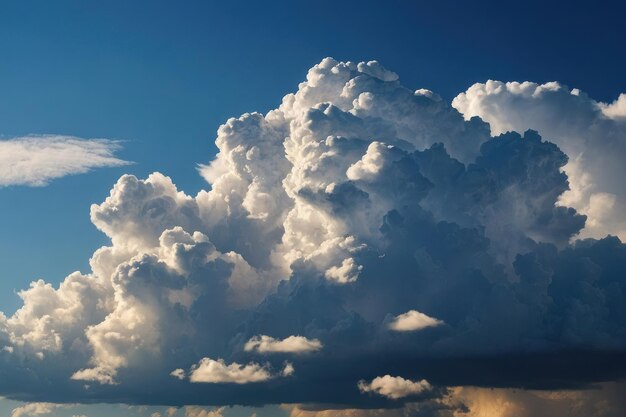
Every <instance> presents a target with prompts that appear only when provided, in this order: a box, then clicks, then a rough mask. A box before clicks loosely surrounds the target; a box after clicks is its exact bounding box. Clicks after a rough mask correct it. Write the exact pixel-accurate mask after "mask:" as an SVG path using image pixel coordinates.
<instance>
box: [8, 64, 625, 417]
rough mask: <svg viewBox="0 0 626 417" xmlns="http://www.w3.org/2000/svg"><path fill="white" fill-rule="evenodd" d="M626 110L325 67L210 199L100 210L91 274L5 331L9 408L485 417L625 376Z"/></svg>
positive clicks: (249, 118) (240, 126)
mask: <svg viewBox="0 0 626 417" xmlns="http://www.w3.org/2000/svg"><path fill="white" fill-rule="evenodd" d="M623 107H624V106H623V100H622V99H621V98H620V99H619V100H618V101H616V103H614V104H611V105H605V104H601V103H597V102H594V101H593V100H592V99H590V98H588V97H587V96H585V95H584V94H582V93H580V92H577V93H574V92H572V91H566V90H565V89H564V87H561V86H559V85H557V84H547V85H544V86H538V85H534V84H511V85H506V84H495V85H492V84H490V83H487V84H486V85H484V86H483V85H477V86H474V87H472V88H471V89H470V90H468V92H467V93H464V95H461V96H459V97H457V99H455V101H454V106H451V105H450V104H449V103H446V102H445V101H444V100H442V99H441V98H440V97H439V96H437V95H436V94H435V93H432V92H430V91H428V90H423V89H420V90H417V91H412V90H409V89H407V88H406V87H404V86H402V84H401V83H400V81H399V79H398V76H397V75H396V74H395V73H393V72H391V71H388V70H386V69H384V68H383V67H382V66H381V65H380V64H378V63H377V62H367V63H359V64H355V63H351V62H347V63H342V62H337V61H335V60H333V59H330V58H327V59H324V60H323V61H322V62H321V63H320V64H318V65H316V66H314V67H313V68H312V69H311V70H310V71H309V73H308V75H307V80H306V81H305V82H303V83H301V84H300V86H299V88H298V91H297V92H296V93H294V94H289V95H287V96H285V97H284V99H283V101H282V103H281V104H280V106H279V107H278V108H277V109H275V110H272V111H270V112H268V113H267V114H265V115H262V114H258V113H252V114H244V115H243V116H241V117H239V118H233V119H229V120H228V121H227V122H226V123H225V124H224V125H222V126H221V127H220V128H219V130H218V134H217V140H216V144H217V147H218V149H219V152H218V154H217V155H216V156H215V158H214V159H213V160H212V161H211V162H210V163H208V164H206V165H203V166H201V167H200V173H201V175H203V176H204V177H205V178H206V179H207V181H208V182H209V183H210V187H207V188H208V189H209V191H201V192H200V193H198V194H197V195H196V196H190V195H187V194H185V193H184V192H183V191H180V190H178V189H177V187H176V185H175V184H173V183H172V181H171V180H170V179H169V178H168V177H166V176H165V175H162V174H159V173H154V174H152V175H150V176H149V177H148V178H147V179H138V178H136V177H134V176H131V175H125V176H123V177H122V178H120V179H119V181H118V182H117V183H116V184H115V185H114V186H113V189H112V190H111V193H110V196H109V197H107V198H106V200H105V201H104V202H102V203H101V204H95V205H93V206H92V207H91V220H92V222H93V224H94V225H95V226H96V227H97V228H98V229H99V230H101V231H102V232H103V233H105V234H106V235H107V236H108V237H109V238H110V240H111V244H110V246H106V247H102V248H100V249H98V250H97V251H96V252H95V253H94V254H93V256H92V258H91V260H90V265H91V270H90V271H86V272H83V273H81V272H75V273H73V274H71V275H69V276H68V277H67V278H65V279H64V280H63V282H62V283H61V284H60V286H59V287H58V288H55V287H53V286H51V285H50V284H47V283H45V282H43V281H37V282H34V283H33V284H32V285H31V286H30V287H29V288H28V289H25V290H23V291H21V292H20V293H19V295H20V297H21V298H22V300H23V306H22V307H21V308H20V309H19V310H18V311H17V312H16V313H15V314H13V315H11V316H5V315H1V314H0V349H1V350H0V375H2V377H1V378H0V395H5V396H8V397H11V398H15V399H21V400H27V401H38V402H95V401H97V402H126V403H141V404H153V403H158V404H164V403H166V404H169V405H172V406H177V405H183V404H211V405H215V406H219V405H230V404H248V405H259V404H268V403H274V404H278V403H303V404H326V405H335V406H337V407H336V408H342V407H344V408H345V407H352V408H360V407H364V408H375V409H380V408H385V407H399V406H401V405H402V403H403V402H404V401H406V398H410V399H411V401H416V398H415V397H416V396H417V397H418V400H419V401H423V402H422V404H423V407H422V408H421V409H422V411H423V410H432V413H435V412H438V411H437V410H441V409H445V410H447V411H446V412H448V411H450V410H453V409H458V410H463V409H464V407H465V406H464V405H463V404H461V403H458V404H457V403H454V404H452V403H450V402H449V401H447V400H446V401H447V402H446V401H444V399H445V398H448V396H449V395H450V388H447V387H455V386H468V385H473V386H485V387H524V388H535V389H565V388H572V387H577V388H581V387H587V386H589V384H593V383H596V382H601V381H611V380H617V379H619V378H622V377H625V376H626V298H625V297H626V277H625V274H624V271H626V246H625V245H624V244H623V243H622V242H621V241H620V239H619V238H618V237H616V236H606V233H607V232H608V233H610V234H616V235H619V236H622V237H623V236H624V235H623V232H622V230H624V229H622V228H621V227H622V226H621V225H624V224H626V223H625V222H626V218H625V217H624V214H623V213H624V210H622V209H621V207H622V206H621V204H622V203H623V201H622V199H623V197H624V196H626V192H624V191H625V190H624V188H623V181H622V180H621V178H622V177H623V175H622V174H624V172H623V164H621V161H622V159H623V158H624V157H625V156H626V151H625V146H626V135H625V134H624V124H623V123H624V118H623V117H622V116H623ZM457 109H458V110H457ZM459 110H460V111H461V112H459ZM576 112H577V113H576ZM474 115H477V116H480V118H479V117H472V116H474ZM557 116H560V118H559V117H557ZM487 122H489V123H490V124H488V123H487ZM527 129H535V130H527ZM537 131H538V132H540V133H541V134H542V135H543V137H542V136H540V133H537ZM492 133H493V134H496V135H497V136H492ZM604 158H605V159H604ZM603 161H604V162H603ZM609 203H610V204H609ZM581 236H594V237H597V238H598V239H594V238H587V239H584V240H579V239H578V238H579V237H581ZM359 381H362V382H360V383H359ZM378 394H381V395H378ZM419 401H418V402H419ZM294 410H295V409H294ZM422 411H420V412H422ZM294 412H296V411H294ZM426 412H427V411H423V414H420V415H427V414H425V413H426Z"/></svg>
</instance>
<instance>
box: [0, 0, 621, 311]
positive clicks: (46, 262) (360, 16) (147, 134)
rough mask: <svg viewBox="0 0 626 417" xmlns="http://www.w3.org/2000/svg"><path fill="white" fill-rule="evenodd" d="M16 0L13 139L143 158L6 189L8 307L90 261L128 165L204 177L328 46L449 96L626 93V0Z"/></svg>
mask: <svg viewBox="0 0 626 417" xmlns="http://www.w3.org/2000/svg"><path fill="white" fill-rule="evenodd" d="M471 3H472V2H455V1H436V2H434V1H430V2H425V1H418V0H413V1H384V2H383V1H380V2H374V1H316V2H298V1H290V2H288V1H284V2H250V1H245V2H242V1H231V2H220V3H217V2H208V1H207V2H204V1H202V2H200V1H198V2H191V1H188V2H173V1H170V2H165V1H150V2H147V1H146V2H128V1H106V2H95V1H55V2H50V1H38V2H35V1H10V2H3V3H2V5H0V135H3V136H8V137H10V136H20V135H25V134H29V133H37V134H44V133H58V134H67V135H75V136H79V137H85V138H91V137H103V138H114V139H123V140H126V141H127V142H126V144H125V150H124V151H123V152H122V154H121V156H122V157H123V158H125V159H129V160H132V161H134V162H136V164H135V165H133V166H130V167H123V168H116V169H104V170H100V171H97V172H94V173H91V174H87V175H81V176H75V177H67V178H64V179H61V180H57V181H55V182H53V183H52V184H51V185H49V186H48V187H44V188H29V187H13V188H4V189H0V207H1V210H2V215H1V216H0V266H1V268H0V311H2V310H4V311H5V312H7V313H10V312H12V311H13V310H14V309H15V308H16V307H17V306H18V300H17V297H16V296H15V295H14V293H13V291H14V290H19V289H21V288H24V287H25V286H26V285H27V283H28V282H29V281H31V280H32V279H34V278H39V277H42V278H45V279H46V280H48V281H51V282H55V283H56V282H58V281H59V280H60V279H62V278H63V277H64V276H65V275H66V274H68V273H69V272H71V271H73V270H75V269H80V270H82V271H86V270H87V262H86V260H87V259H88V258H89V256H90V254H91V253H92V252H93V250H94V249H95V248H96V247H98V246H100V245H102V244H106V238H105V237H104V236H103V235H101V234H100V233H99V232H97V231H96V230H95V228H94V227H93V226H91V225H90V222H89V215H88V213H89V205H90V204H91V203H94V202H101V201H102V200H103V199H104V198H105V197H106V195H107V194H108V191H109V189H110V187H111V186H112V184H113V183H114V182H115V180H116V179H117V178H118V177H119V176H120V175H121V174H122V173H124V172H130V173H133V174H136V175H138V176H141V177H143V176H146V175H147V174H148V173H150V172H152V171H161V172H163V173H165V174H167V175H169V176H171V177H172V178H173V179H174V182H175V183H176V184H177V185H178V186H179V187H180V188H182V189H183V190H185V191H186V192H188V193H195V192H197V191H198V190H199V189H200V188H201V187H205V186H206V185H205V183H204V182H203V180H202V179H201V178H200V177H199V176H198V175H197V173H196V170H195V166H196V164H197V163H203V162H207V161H208V160H210V159H211V158H212V156H213V154H214V152H215V148H214V147H213V145H212V141H213V138H214V136H215V133H214V132H215V130H216V129H217V127H218V126H219V124H220V123H222V122H223V121H225V120H226V119H227V118H228V117H231V116H238V115H239V114H241V113H243V112H246V111H261V112H265V111H267V110H269V109H271V108H274V107H276V106H277V105H278V104H279V103H280V99H281V98H282V96H283V95H285V94H286V93H288V92H291V91H294V90H295V89H296V87H297V83H298V82H300V81H302V80H303V79H304V77H305V75H306V71H307V69H308V68H309V67H311V66H312V65H314V64H315V63H317V62H319V61H320V60H321V59H322V58H323V57H325V56H333V57H335V58H337V59H341V60H353V61H361V60H370V59H377V60H379V61H380V62H381V63H382V64H383V65H385V66H386V67H388V68H390V69H392V70H394V71H395V72H397V73H398V74H399V75H400V78H401V80H402V82H403V83H404V84H405V85H406V86H408V87H410V88H429V89H431V90H433V91H436V92H438V93H439V94H441V95H442V96H443V97H444V98H446V99H448V100H450V99H452V98H453V97H454V96H455V95H456V94H457V93H459V92H461V91H463V90H465V89H466V88H467V87H469V86H470V85H471V84H472V83H474V82H482V81H485V80H486V79H489V78H491V79H499V80H504V81H508V80H518V81H523V80H532V81H537V82H545V81H552V80H558V81H560V82H562V83H565V84H567V85H569V86H571V87H577V88H580V89H581V90H583V91H586V92H587V93H589V94H590V95H591V96H592V97H594V98H596V99H598V100H603V101H612V100H614V99H615V98H616V97H617V95H618V94H619V93H620V92H626V77H625V76H624V74H626V42H624V41H625V40H626V25H625V24H624V21H625V19H626V4H625V3H624V2H618V1H615V2H608V1H597V2H593V3H592V2H580V4H578V3H576V2H552V3H550V2H535V1H530V2H529V1H526V2H510V3H508V4H501V2H496V1H484V2H482V3H481V4H480V5H474V4H471Z"/></svg>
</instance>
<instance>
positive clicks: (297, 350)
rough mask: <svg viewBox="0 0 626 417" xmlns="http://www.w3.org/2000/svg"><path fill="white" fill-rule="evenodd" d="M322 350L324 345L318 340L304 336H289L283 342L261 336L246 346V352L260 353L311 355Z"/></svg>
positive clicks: (255, 337)
mask: <svg viewBox="0 0 626 417" xmlns="http://www.w3.org/2000/svg"><path fill="white" fill-rule="evenodd" d="M320 349H322V343H321V342H320V341H319V340H317V339H307V338H306V337H304V336H289V337H287V338H285V339H283V340H278V339H274V338H273V337H270V336H266V335H260V336H254V337H252V338H251V339H250V340H248V342H246V345H245V346H244V350H245V351H246V352H252V351H256V352H259V353H294V354H301V353H309V352H316V351H318V350H320Z"/></svg>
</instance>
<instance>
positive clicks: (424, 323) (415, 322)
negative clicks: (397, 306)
mask: <svg viewBox="0 0 626 417" xmlns="http://www.w3.org/2000/svg"><path fill="white" fill-rule="evenodd" d="M442 324H444V323H443V322H442V321H441V320H437V319H435V318H433V317H430V316H427V315H426V314H424V313H420V312H419V311H415V310H409V311H407V312H406V313H404V314H400V315H398V316H395V317H394V318H393V319H392V320H391V321H390V322H389V324H388V327H389V328H390V329H391V330H395V331H397V332H414V331H417V330H422V329H426V328H427V327H437V326H441V325H442Z"/></svg>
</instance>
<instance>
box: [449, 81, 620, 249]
mask: <svg viewBox="0 0 626 417" xmlns="http://www.w3.org/2000/svg"><path fill="white" fill-rule="evenodd" d="M625 103H626V95H624V94H622V95H620V96H619V98H618V99H617V100H615V102H614V103H612V104H610V105H609V104H605V103H602V102H598V101H596V100H594V99H592V98H591V97H589V96H588V95H587V94H585V93H583V92H581V91H580V90H578V89H569V88H567V87H566V86H564V85H561V84H559V83H557V82H550V83H546V84H536V83H532V82H523V83H518V82H507V83H504V82H500V81H492V80H490V81H487V82H486V83H484V84H482V83H478V84H474V85H473V86H471V87H470V88H469V89H468V90H467V91H466V92H464V93H461V94H459V95H458V96H457V97H456V98H455V99H454V101H453V102H452V105H453V106H454V107H455V108H456V109H458V110H459V111H460V112H461V113H463V115H464V116H465V118H467V119H469V118H470V117H473V116H479V117H480V118H482V119H483V120H485V121H487V122H489V124H490V126H491V132H492V134H494V135H497V134H500V133H503V132H506V131H509V130H515V131H518V132H523V131H525V130H527V129H534V130H537V131H538V132H539V133H540V134H541V135H542V136H543V137H544V138H545V139H547V140H549V141H552V142H554V143H556V144H557V145H558V146H559V147H560V148H561V149H562V150H563V151H564V152H565V153H566V154H567V156H568V157H569V162H568V164H567V165H566V166H565V168H564V170H565V172H566V173H567V175H568V177H569V183H570V188H571V190H569V191H567V192H565V193H564V194H563V195H562V196H561V198H560V204H562V205H565V206H568V207H574V208H575V209H577V210H578V211H580V212H581V213H584V214H586V215H587V216H588V219H587V223H586V227H585V229H584V230H583V231H582V233H581V236H582V237H587V236H591V237H597V238H599V237H604V236H605V235H607V234H612V235H617V236H619V237H620V238H621V239H622V240H624V239H625V238H626V216H624V213H625V212H626V186H624V183H623V181H622V180H621V179H622V178H624V177H625V176H626V165H625V164H624V157H625V155H626V118H625V115H626V104H625Z"/></svg>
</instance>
